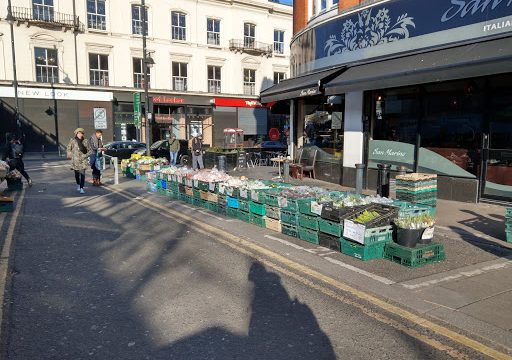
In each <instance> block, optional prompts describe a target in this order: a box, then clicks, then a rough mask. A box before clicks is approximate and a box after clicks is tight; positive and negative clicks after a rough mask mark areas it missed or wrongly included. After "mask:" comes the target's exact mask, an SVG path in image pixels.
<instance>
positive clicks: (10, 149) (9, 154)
mask: <svg viewBox="0 0 512 360" xmlns="http://www.w3.org/2000/svg"><path fill="white" fill-rule="evenodd" d="M23 154H24V151H23V144H22V143H21V141H20V140H19V138H18V137H17V136H16V135H12V136H11V140H10V141H9V143H8V144H7V146H6V150H5V153H4V156H3V157H2V160H4V161H6V160H7V159H8V161H7V163H8V164H9V168H10V170H11V171H12V170H15V169H16V170H18V171H19V172H20V174H21V175H22V176H23V177H24V178H25V179H26V180H27V183H28V186H32V179H31V178H30V176H29V175H28V174H27V172H26V171H25V163H24V162H23Z"/></svg>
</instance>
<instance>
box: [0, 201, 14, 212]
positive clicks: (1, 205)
mask: <svg viewBox="0 0 512 360" xmlns="http://www.w3.org/2000/svg"><path fill="white" fill-rule="evenodd" d="M13 210H14V203H13V202H12V201H9V202H7V201H2V202H0V212H11V211H13Z"/></svg>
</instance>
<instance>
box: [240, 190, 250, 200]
mask: <svg viewBox="0 0 512 360" xmlns="http://www.w3.org/2000/svg"><path fill="white" fill-rule="evenodd" d="M240 197H241V198H242V199H247V198H248V197H249V196H247V189H244V190H240Z"/></svg>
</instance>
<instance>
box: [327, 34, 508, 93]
mask: <svg viewBox="0 0 512 360" xmlns="http://www.w3.org/2000/svg"><path fill="white" fill-rule="evenodd" d="M507 72H512V37H508V38H503V39H498V40H493V41H486V42H481V43H476V44H471V45H464V46H459V47H454V48H449V49H443V50H437V51H431V52H428V53H423V54H417V55H410V56H405V57H400V58H396V59H391V60H385V61H379V62H374V63H370V64H365V65H360V66H354V67H351V68H349V69H348V70H347V71H345V72H344V73H342V74H340V75H338V76H337V77H336V78H335V79H333V80H331V81H330V82H329V83H327V84H326V85H325V94H326V95H335V94H342V93H346V92H350V91H360V90H375V89H384V88H391V87H400V86H408V85H414V84H422V83H431V82H439V81H446V80H456V79H464V78H469V77H477V76H485V75H491V74H500V73H507Z"/></svg>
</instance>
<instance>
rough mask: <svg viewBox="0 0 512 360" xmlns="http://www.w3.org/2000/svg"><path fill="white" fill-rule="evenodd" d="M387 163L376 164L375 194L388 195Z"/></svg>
mask: <svg viewBox="0 0 512 360" xmlns="http://www.w3.org/2000/svg"><path fill="white" fill-rule="evenodd" d="M390 168H391V165H389V164H377V169H379V174H378V178H377V194H378V195H380V196H382V197H389V175H390V173H389V169H390Z"/></svg>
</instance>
